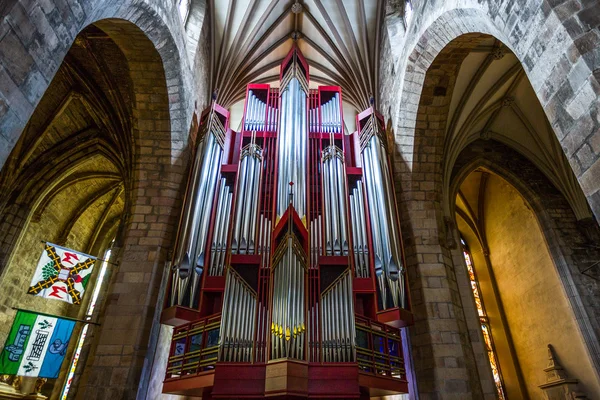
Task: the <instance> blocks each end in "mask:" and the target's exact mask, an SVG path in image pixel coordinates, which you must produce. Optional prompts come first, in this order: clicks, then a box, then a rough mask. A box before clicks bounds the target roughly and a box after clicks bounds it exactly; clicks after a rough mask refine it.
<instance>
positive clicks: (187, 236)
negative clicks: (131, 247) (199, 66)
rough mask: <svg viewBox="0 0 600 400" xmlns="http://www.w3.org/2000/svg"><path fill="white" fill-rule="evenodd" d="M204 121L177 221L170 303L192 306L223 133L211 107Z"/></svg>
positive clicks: (198, 284) (214, 189)
mask: <svg viewBox="0 0 600 400" xmlns="http://www.w3.org/2000/svg"><path fill="white" fill-rule="evenodd" d="M206 124H207V128H206V130H205V131H204V132H205V133H204V134H203V135H202V137H201V139H200V144H199V146H198V150H197V152H196V155H195V159H194V164H193V167H192V173H191V178H190V185H189V188H188V195H187V196H186V201H185V205H184V210H185V213H184V215H183V217H182V222H181V224H180V234H179V240H178V245H177V248H176V252H175V258H174V259H175V263H174V271H175V272H176V273H175V274H174V276H173V284H172V285H173V293H172V294H173V295H172V297H171V305H176V304H177V305H182V306H187V307H194V302H195V299H196V297H197V295H198V290H199V286H200V275H201V274H202V272H203V270H204V260H205V249H206V240H207V237H208V228H209V223H210V218H211V215H212V206H213V199H214V197H215V191H216V186H217V182H218V178H219V172H220V171H219V170H220V167H221V163H222V155H223V143H224V137H225V129H224V127H223V125H222V124H221V121H220V120H219V118H218V117H217V116H216V115H215V112H214V110H211V112H210V114H209V117H208V120H207V122H206ZM192 268H193V269H194V272H195V273H193V274H192Z"/></svg>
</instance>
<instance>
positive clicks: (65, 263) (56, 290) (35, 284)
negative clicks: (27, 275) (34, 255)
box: [27, 243, 96, 304]
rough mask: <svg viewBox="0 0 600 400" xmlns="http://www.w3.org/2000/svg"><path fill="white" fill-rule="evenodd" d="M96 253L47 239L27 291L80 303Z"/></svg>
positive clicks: (48, 297) (49, 297)
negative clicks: (58, 244) (55, 243)
mask: <svg viewBox="0 0 600 400" xmlns="http://www.w3.org/2000/svg"><path fill="white" fill-rule="evenodd" d="M95 262H96V257H92V256H90V255H87V254H83V253H79V252H76V251H74V250H71V249H66V248H64V247H60V246H57V245H54V244H52V243H46V244H45V248H44V252H43V253H42V256H41V257H40V260H39V261H38V265H37V268H36V270H35V274H34V275H33V279H32V280H31V285H30V286H29V289H28V290H27V293H29V294H33V295H36V296H41V297H44V298H47V299H58V300H62V301H66V302H67V303H71V304H81V298H82V297H83V293H84V292H85V288H86V286H87V284H88V281H89V279H90V276H91V274H92V269H93V268H94V263H95Z"/></svg>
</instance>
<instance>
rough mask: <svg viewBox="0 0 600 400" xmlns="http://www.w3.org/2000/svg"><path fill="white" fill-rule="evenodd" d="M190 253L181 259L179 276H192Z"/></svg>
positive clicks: (183, 277)
mask: <svg viewBox="0 0 600 400" xmlns="http://www.w3.org/2000/svg"><path fill="white" fill-rule="evenodd" d="M190 267H191V263H190V255H189V254H188V253H187V252H186V253H185V254H184V255H183V258H182V259H181V263H180V264H179V268H178V269H179V277H180V278H182V279H185V278H187V277H188V276H190Z"/></svg>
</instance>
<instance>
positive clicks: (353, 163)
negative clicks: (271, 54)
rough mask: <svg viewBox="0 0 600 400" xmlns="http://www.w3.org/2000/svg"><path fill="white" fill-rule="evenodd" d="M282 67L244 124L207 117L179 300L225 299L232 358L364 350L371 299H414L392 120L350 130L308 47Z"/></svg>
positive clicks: (249, 96)
mask: <svg viewBox="0 0 600 400" xmlns="http://www.w3.org/2000/svg"><path fill="white" fill-rule="evenodd" d="M280 79H281V84H280V88H279V89H277V88H272V87H270V86H269V85H264V84H251V85H249V86H248V90H247V93H246V99H245V103H244V118H243V123H242V128H243V129H242V131H241V132H234V131H231V130H230V129H228V117H229V114H228V112H227V111H226V110H224V109H222V108H221V107H220V106H218V105H217V104H216V103H214V104H213V106H211V108H210V110H209V112H208V113H207V114H205V115H203V117H202V119H201V130H200V132H201V133H200V135H199V138H198V146H197V150H196V152H195V154H194V161H193V165H192V168H191V172H190V177H189V181H188V187H187V193H186V197H185V201H184V203H185V205H184V213H183V215H182V217H181V222H180V226H179V233H178V236H177V237H178V239H177V242H176V248H175V253H174V258H173V271H172V277H171V283H170V292H169V293H170V295H169V298H168V300H167V305H168V306H177V307H185V308H188V309H192V310H197V311H198V313H199V314H200V315H201V316H204V317H207V316H212V315H215V314H217V315H218V314H219V313H220V321H221V322H220V339H219V353H218V360H219V361H223V362H267V361H268V360H270V359H279V358H292V359H298V360H307V361H314V362H325V363H329V362H354V361H356V328H355V318H356V315H357V312H358V313H360V315H362V317H368V318H372V319H377V318H378V314H379V313H381V312H385V311H386V310H389V309H393V308H397V307H400V308H406V306H407V299H406V294H405V289H406V288H405V284H404V267H403V261H402V248H401V238H400V233H399V228H398V224H397V212H396V209H395V200H394V190H393V185H392V180H391V179H392V178H391V170H390V166H389V161H388V157H387V150H386V148H385V140H384V138H385V137H384V136H383V135H384V134H383V130H382V121H380V120H379V119H378V118H377V117H376V113H375V112H374V111H373V110H372V109H370V111H369V112H368V113H367V114H365V112H366V111H365V112H363V113H361V114H359V117H358V118H357V122H358V124H357V126H358V132H357V133H354V134H351V135H348V134H347V133H345V131H346V129H345V126H344V119H343V112H342V104H343V102H342V92H341V89H340V88H339V87H333V86H327V87H320V88H319V89H318V90H313V89H309V76H308V65H307V64H306V62H305V61H304V60H303V58H302V56H301V53H300V51H299V50H298V49H297V48H296V47H294V49H293V50H292V52H291V53H290V55H288V57H287V58H286V59H285V61H284V63H283V65H282V68H281V74H280ZM363 114H365V115H366V117H364V118H360V116H361V115H363ZM363 116H364V115H363ZM205 267H206V269H205ZM356 284H359V285H361V289H360V290H357V291H355V289H354V286H355V285H356ZM365 293H366V294H365ZM369 296H371V297H369ZM370 298H372V300H369V299H370ZM355 303H356V304H360V307H359V306H356V307H355ZM356 310H359V311H356Z"/></svg>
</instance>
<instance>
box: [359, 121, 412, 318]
mask: <svg viewBox="0 0 600 400" xmlns="http://www.w3.org/2000/svg"><path fill="white" fill-rule="evenodd" d="M382 125H383V123H382V121H380V120H378V119H377V117H376V115H375V113H372V114H371V116H370V117H369V118H368V119H367V121H366V125H365V126H364V128H363V129H362V130H361V135H360V143H361V148H362V163H363V169H364V174H365V184H366V187H367V195H368V200H369V215H370V219H371V236H372V238H373V250H374V253H375V260H374V270H375V276H376V277H377V284H378V289H379V295H380V297H379V300H380V302H381V304H382V307H383V308H384V309H386V308H391V307H402V308H404V307H405V305H406V293H405V285H404V272H405V271H404V264H403V262H402V253H401V251H402V250H401V247H400V246H401V239H400V232H399V231H398V225H397V221H398V216H397V215H396V214H397V212H396V205H395V200H394V189H393V186H392V182H393V181H392V176H391V173H390V166H389V162H388V155H387V149H386V146H385V143H386V140H385V131H384V129H383V126H382Z"/></svg>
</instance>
